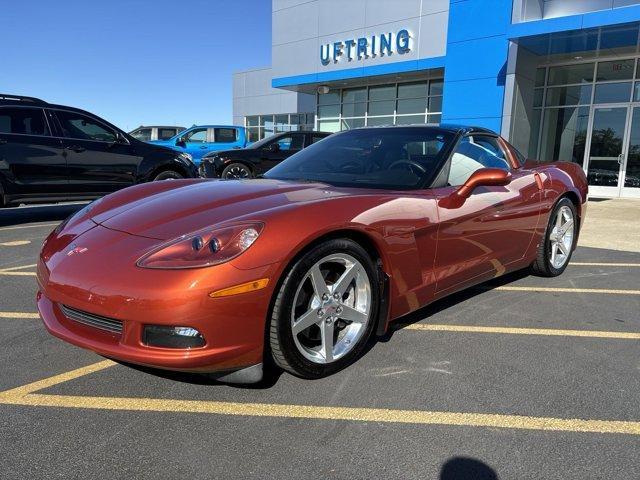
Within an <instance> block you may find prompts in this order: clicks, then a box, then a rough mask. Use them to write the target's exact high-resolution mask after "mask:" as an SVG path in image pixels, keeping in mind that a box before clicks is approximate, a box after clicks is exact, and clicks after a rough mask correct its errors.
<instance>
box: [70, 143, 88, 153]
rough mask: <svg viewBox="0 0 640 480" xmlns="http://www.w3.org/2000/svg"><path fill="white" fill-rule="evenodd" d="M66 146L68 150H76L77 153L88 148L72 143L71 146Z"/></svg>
mask: <svg viewBox="0 0 640 480" xmlns="http://www.w3.org/2000/svg"><path fill="white" fill-rule="evenodd" d="M66 148H67V150H71V151H73V152H76V153H80V152H84V151H85V150H86V148H84V147H81V146H80V145H70V146H68V147H66Z"/></svg>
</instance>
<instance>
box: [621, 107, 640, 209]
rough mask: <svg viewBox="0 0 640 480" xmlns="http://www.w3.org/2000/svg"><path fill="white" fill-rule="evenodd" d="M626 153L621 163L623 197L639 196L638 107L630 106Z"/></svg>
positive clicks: (639, 125)
mask: <svg viewBox="0 0 640 480" xmlns="http://www.w3.org/2000/svg"><path fill="white" fill-rule="evenodd" d="M631 111H632V113H631V125H630V127H629V134H628V136H629V140H628V141H627V154H626V155H625V158H624V162H623V164H622V175H621V178H620V181H621V183H622V196H623V197H636V198H638V197H640V107H632V108H631Z"/></svg>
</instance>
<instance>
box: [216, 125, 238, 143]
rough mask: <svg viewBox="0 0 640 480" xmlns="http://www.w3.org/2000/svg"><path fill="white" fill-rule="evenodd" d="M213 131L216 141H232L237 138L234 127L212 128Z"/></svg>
mask: <svg viewBox="0 0 640 480" xmlns="http://www.w3.org/2000/svg"><path fill="white" fill-rule="evenodd" d="M213 132H214V133H213V135H214V137H213V138H215V142H216V143H233V142H235V141H236V140H237V138H238V132H237V130H236V129H235V128H214V129H213Z"/></svg>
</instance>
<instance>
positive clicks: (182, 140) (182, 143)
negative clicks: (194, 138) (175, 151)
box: [176, 137, 187, 147]
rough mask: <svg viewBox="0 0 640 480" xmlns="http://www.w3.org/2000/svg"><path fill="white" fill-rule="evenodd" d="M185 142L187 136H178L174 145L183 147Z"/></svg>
mask: <svg viewBox="0 0 640 480" xmlns="http://www.w3.org/2000/svg"><path fill="white" fill-rule="evenodd" d="M186 144H187V137H180V138H178V140H176V145H177V146H178V147H184V146H185V145H186Z"/></svg>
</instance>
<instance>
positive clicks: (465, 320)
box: [0, 204, 640, 479]
mask: <svg viewBox="0 0 640 480" xmlns="http://www.w3.org/2000/svg"><path fill="white" fill-rule="evenodd" d="M81 207H82V205H77V204H76V205H56V206H37V207H23V208H19V209H8V210H4V211H0V222H2V224H3V225H5V226H4V227H0V478H2V479H13V478H16V479H17V478H65V479H67V478H141V479H146V478H149V479H152V478H153V479H157V478H202V479H205V478H206V479H212V478H216V479H217V478H220V479H235V478H256V479H258V478H261V479H262V478H274V479H300V478H349V479H374V478H376V479H377V478H401V479H494V478H501V479H507V478H514V479H525V478H536V479H540V478H544V479H573V478H575V479H585V478H608V479H612V478H621V479H622V478H624V479H630V478H637V477H638V472H640V459H639V458H638V457H639V454H640V413H639V411H638V404H640V352H639V349H638V346H639V342H640V282H638V280H639V279H640V254H638V253H634V252H628V251H620V250H611V249H606V248H589V247H579V248H578V250H577V251H576V253H575V255H574V258H573V260H572V264H571V265H570V266H569V267H568V269H567V270H566V272H565V273H564V275H562V276H561V277H558V278H554V279H544V278H537V277H532V276H529V275H527V274H523V273H518V274H513V275H509V276H507V277H504V278H501V279H497V280H495V281H492V282H489V283H488V284H485V285H483V286H481V287H480V288H476V289H473V290H469V291H466V292H462V293H460V294H457V295H455V296H453V297H450V298H448V299H445V300H443V301H440V302H437V303H435V304H433V305H431V306H429V307H426V308H424V309H422V310H420V311H419V312H417V313H414V314H412V315H410V316H409V317H406V318H404V319H402V321H401V322H399V323H398V324H397V325H396V328H394V330H393V332H391V333H390V334H389V335H388V336H387V337H386V338H384V339H382V340H381V341H379V342H377V343H376V344H374V345H372V347H371V349H370V350H369V351H368V352H367V353H366V354H365V355H364V357H363V358H361V359H360V360H359V361H358V362H357V363H355V364H354V365H352V366H350V367H349V368H347V369H345V370H343V371H341V372H339V373H338V374H336V375H333V376H331V377H328V378H325V379H321V380H315V381H305V380H301V379H298V378H296V377H293V376H291V375H288V374H282V375H273V376H272V377H271V378H270V381H269V382H267V383H266V384H264V385H261V386H260V387H253V388H252V387H238V386H230V385H222V384H217V383H215V382H213V381H210V380H208V379H206V378H204V377H202V376H198V375H190V374H178V373H162V372H157V371H150V370H145V369H135V368H131V367H128V366H124V365H119V364H114V363H113V362H110V361H105V360H104V359H103V358H101V357H99V356H97V355H95V354H93V353H91V352H88V351H85V350H82V349H80V348H77V347H74V346H71V345H68V344H66V343H64V342H62V341H60V340H58V339H56V338H54V337H52V336H50V335H49V334H48V333H47V332H46V331H45V329H44V327H43V326H42V324H41V322H40V320H39V319H38V318H37V315H36V314H35V312H36V307H35V294H36V291H37V287H36V281H35V275H34V272H35V266H34V264H35V263H36V258H37V254H38V251H39V249H40V246H41V243H42V240H43V239H44V238H45V236H46V235H47V234H48V233H49V231H51V230H52V229H53V228H54V227H55V225H56V224H57V223H58V222H59V221H60V220H61V219H63V218H64V217H66V216H67V215H69V214H70V213H72V212H73V211H75V210H77V209H78V208H81Z"/></svg>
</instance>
